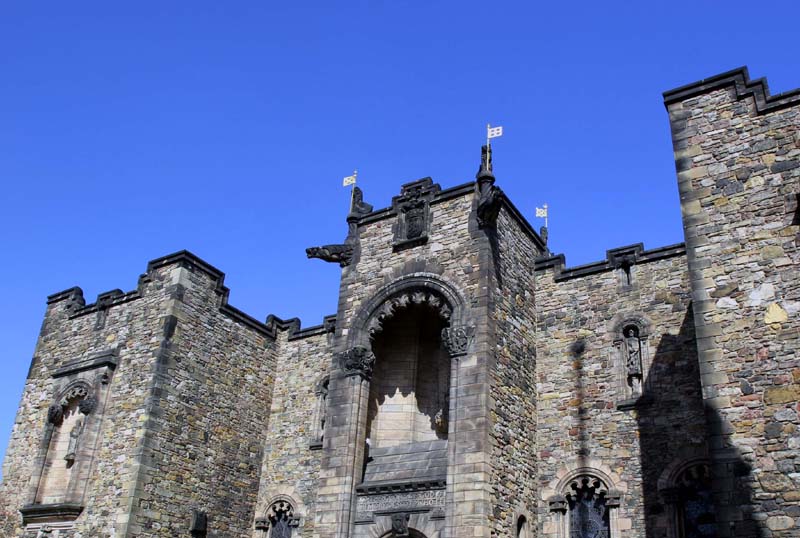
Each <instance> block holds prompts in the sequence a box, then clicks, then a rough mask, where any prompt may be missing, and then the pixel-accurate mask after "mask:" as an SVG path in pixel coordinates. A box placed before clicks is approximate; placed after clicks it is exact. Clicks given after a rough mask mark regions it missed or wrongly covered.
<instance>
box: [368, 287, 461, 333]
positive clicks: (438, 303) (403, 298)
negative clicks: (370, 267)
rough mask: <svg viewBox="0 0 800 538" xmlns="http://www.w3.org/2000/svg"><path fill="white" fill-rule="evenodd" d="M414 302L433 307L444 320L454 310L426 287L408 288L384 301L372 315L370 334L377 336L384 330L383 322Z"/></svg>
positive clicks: (448, 318)
mask: <svg viewBox="0 0 800 538" xmlns="http://www.w3.org/2000/svg"><path fill="white" fill-rule="evenodd" d="M412 304H418V305H421V304H425V305H428V306H429V307H431V308H433V309H434V310H436V311H437V313H438V314H439V317H440V318H442V320H444V321H449V320H450V316H451V315H452V313H453V311H452V309H451V308H450V305H448V304H447V302H446V301H445V300H444V299H443V298H442V297H441V296H439V295H438V294H436V293H433V292H431V291H430V290H426V289H412V290H406V291H404V292H402V293H400V294H398V295H395V296H394V297H392V298H390V299H388V300H386V301H384V303H383V304H382V305H381V306H380V308H379V309H378V310H377V311H376V312H375V313H374V314H373V315H372V317H371V319H370V321H369V324H368V330H369V336H370V338H375V336H377V335H378V333H380V332H381V331H383V324H384V323H385V322H386V320H388V319H390V318H391V317H393V316H394V315H395V314H396V313H397V312H398V311H399V310H402V309H403V308H406V307H408V306H410V305H412Z"/></svg>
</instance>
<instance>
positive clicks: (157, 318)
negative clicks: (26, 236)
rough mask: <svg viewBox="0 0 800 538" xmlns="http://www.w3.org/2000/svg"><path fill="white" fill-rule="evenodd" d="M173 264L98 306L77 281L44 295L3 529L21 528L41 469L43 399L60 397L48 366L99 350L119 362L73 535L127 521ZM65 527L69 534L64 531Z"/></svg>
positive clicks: (3, 492) (1, 511) (17, 531)
mask: <svg viewBox="0 0 800 538" xmlns="http://www.w3.org/2000/svg"><path fill="white" fill-rule="evenodd" d="M170 269H171V268H167V267H165V268H160V269H154V270H151V271H148V273H147V274H146V275H145V276H143V278H142V279H141V281H140V286H139V288H138V290H137V291H135V292H132V293H130V294H121V292H119V294H118V293H117V292H112V293H111V294H110V295H111V296H115V297H116V298H115V299H113V300H111V301H109V302H108V303H106V305H105V306H104V307H103V308H100V307H99V306H98V303H100V304H102V303H103V301H98V303H95V304H93V305H86V306H85V305H84V300H83V295H82V292H81V291H80V289H78V288H75V289H72V290H67V291H66V292H63V293H60V294H55V295H53V296H51V297H50V298H49V300H48V307H47V312H46V314H45V319H44V323H43V325H42V331H41V333H40V336H39V340H38V342H37V345H36V351H35V353H34V357H33V361H32V363H31V368H30V372H29V375H28V380H27V382H26V385H25V389H24V392H23V396H22V401H21V403H20V408H19V410H18V412H17V418H16V421H15V424H14V430H13V432H12V436H11V441H10V443H9V447H8V451H7V453H6V458H5V461H4V468H3V483H2V489H0V498H2V503H0V534H2V535H3V536H9V537H11V536H22V532H23V529H22V518H21V516H20V513H19V509H20V508H21V507H23V506H24V505H27V504H29V503H31V502H33V498H34V497H33V495H34V492H35V490H36V485H35V484H33V486H32V487H31V486H30V484H29V482H30V481H31V477H33V476H34V475H36V474H37V473H38V472H39V470H38V469H37V467H38V466H39V464H40V463H41V462H40V461H39V459H38V457H37V453H38V451H39V449H40V444H41V442H42V438H43V435H44V431H45V425H46V422H47V411H48V406H50V405H51V404H52V403H53V402H54V400H55V399H56V397H57V394H55V384H56V381H55V380H54V379H53V377H52V376H53V374H54V373H55V372H56V371H57V370H58V369H59V368H60V367H63V366H64V365H66V364H68V363H72V362H75V361H82V360H86V359H88V358H91V357H93V356H95V355H98V354H104V353H112V354H113V355H115V356H116V360H117V362H118V365H117V367H116V370H115V371H114V372H113V377H112V378H111V379H110V383H109V389H108V391H109V395H108V400H107V402H106V407H105V412H104V413H103V416H102V423H101V425H100V428H99V435H98V437H99V441H98V443H97V445H96V446H95V447H93V450H92V456H93V459H92V465H93V469H92V471H91V474H90V478H89V481H88V484H87V487H86V492H85V495H80V498H76V499H73V501H74V502H75V503H77V504H79V505H82V506H84V510H83V512H82V513H81V515H80V517H79V518H78V519H77V521H76V522H75V525H76V529H77V531H78V532H77V533H76V534H75V536H114V535H115V532H118V531H119V529H120V528H121V527H122V526H124V525H125V523H126V521H127V517H128V513H129V511H130V509H131V503H132V489H133V483H134V482H135V478H136V473H137V469H136V465H135V462H136V461H137V459H138V450H139V447H138V445H139V443H140V442H141V439H142V433H143V430H142V426H141V424H142V418H143V416H144V401H145V397H146V395H147V393H148V387H149V385H150V382H151V375H152V373H151V369H152V365H153V361H154V357H155V355H156V353H157V352H158V349H159V347H160V344H161V341H162V339H163V333H164V328H163V317H164V315H165V313H166V287H167V286H168V285H169V281H170ZM45 450H46V447H45ZM65 535H69V534H68V533H62V536H65ZM116 535H119V534H116Z"/></svg>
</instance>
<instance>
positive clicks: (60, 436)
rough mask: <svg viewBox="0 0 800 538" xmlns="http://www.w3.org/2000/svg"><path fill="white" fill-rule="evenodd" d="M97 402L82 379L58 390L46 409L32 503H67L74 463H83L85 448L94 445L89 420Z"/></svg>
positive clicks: (77, 467) (92, 391) (86, 454)
mask: <svg viewBox="0 0 800 538" xmlns="http://www.w3.org/2000/svg"><path fill="white" fill-rule="evenodd" d="M97 403H98V400H97V397H96V396H95V391H94V390H93V388H92V386H91V385H90V384H89V383H88V382H87V381H85V380H77V381H73V382H71V383H69V384H68V385H67V386H66V387H65V388H64V389H63V390H61V392H60V393H59V394H58V395H57V396H56V397H55V399H54V402H53V404H52V405H51V406H50V407H49V408H48V411H47V426H46V438H47V440H46V442H45V443H44V445H45V450H46V451H45V453H44V458H43V466H42V469H41V474H40V477H39V479H38V487H37V491H36V497H35V501H34V502H35V503H36V504H46V505H49V504H58V503H66V502H67V500H68V498H69V497H70V490H71V489H74V488H75V477H76V475H77V474H78V473H77V471H78V469H79V467H80V466H79V465H78V464H79V463H84V464H85V463H87V461H86V460H87V459H88V457H89V448H90V447H92V446H93V445H94V437H95V435H94V433H95V432H93V431H92V430H93V429H92V428H91V427H90V425H89V421H90V415H91V414H92V412H93V411H94V410H95V409H96V407H97Z"/></svg>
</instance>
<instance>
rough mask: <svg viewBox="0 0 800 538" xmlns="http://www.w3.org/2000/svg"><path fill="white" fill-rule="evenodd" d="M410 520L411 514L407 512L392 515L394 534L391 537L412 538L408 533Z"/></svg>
mask: <svg viewBox="0 0 800 538" xmlns="http://www.w3.org/2000/svg"><path fill="white" fill-rule="evenodd" d="M410 520H411V514H409V513H407V512H400V513H397V514H392V532H391V534H390V535H389V536H390V537H391V538H406V537H408V536H410V534H409V531H408V522H409V521H410Z"/></svg>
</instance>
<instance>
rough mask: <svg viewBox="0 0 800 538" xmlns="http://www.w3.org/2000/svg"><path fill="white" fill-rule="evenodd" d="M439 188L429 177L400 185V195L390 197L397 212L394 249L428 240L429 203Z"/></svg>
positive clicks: (408, 246) (409, 246) (412, 245)
mask: <svg viewBox="0 0 800 538" xmlns="http://www.w3.org/2000/svg"><path fill="white" fill-rule="evenodd" d="M439 190H440V187H439V185H438V184H435V183H433V180H432V179H431V178H429V177H426V178H423V179H420V180H418V181H414V182H411V183H406V184H405V185H403V186H402V187H401V190H400V196H395V197H394V198H393V199H392V207H393V208H394V210H395V211H396V212H397V224H396V225H395V233H394V244H393V247H394V250H401V249H404V248H411V247H414V246H417V245H421V244H423V243H425V242H427V241H428V234H429V233H430V224H431V223H430V218H431V217H430V203H431V201H432V200H433V198H434V197H435V196H436V193H438V192H439Z"/></svg>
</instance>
